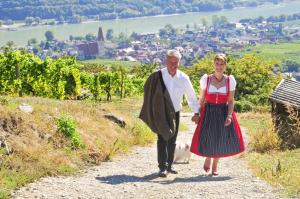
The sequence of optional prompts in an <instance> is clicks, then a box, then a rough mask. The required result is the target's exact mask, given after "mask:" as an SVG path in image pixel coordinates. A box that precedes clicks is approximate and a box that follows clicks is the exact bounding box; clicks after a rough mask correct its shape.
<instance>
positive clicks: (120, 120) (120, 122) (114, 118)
mask: <svg viewBox="0 0 300 199" xmlns="http://www.w3.org/2000/svg"><path fill="white" fill-rule="evenodd" d="M104 117H105V118H107V119H109V120H111V121H113V122H114V123H116V124H118V125H119V126H120V127H122V128H125V125H126V123H125V121H124V120H123V118H121V117H120V118H118V117H117V116H115V115H113V114H112V113H108V114H105V115H104Z"/></svg>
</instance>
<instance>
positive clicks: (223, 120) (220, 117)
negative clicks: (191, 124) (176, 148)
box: [191, 54, 245, 175]
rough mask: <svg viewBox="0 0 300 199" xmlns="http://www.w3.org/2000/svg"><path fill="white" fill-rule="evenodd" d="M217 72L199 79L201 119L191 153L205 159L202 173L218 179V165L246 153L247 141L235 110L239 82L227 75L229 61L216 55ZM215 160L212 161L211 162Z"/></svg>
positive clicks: (222, 55) (223, 56) (220, 55)
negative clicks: (243, 152) (236, 155)
mask: <svg viewBox="0 0 300 199" xmlns="http://www.w3.org/2000/svg"><path fill="white" fill-rule="evenodd" d="M214 66H215V71H214V73H213V74H212V75H207V74H205V75H203V76H202V78H201V79H200V87H201V89H200V107H201V113H200V119H199V121H198V125H197V128H196V130H195V133H194V136H193V140H192V144H191V152H193V153H195V154H197V155H200V156H204V157H206V159H205V162H204V165H203V169H204V170H205V172H209V171H210V169H211V162H212V175H218V171H217V169H218V161H219V158H221V157H228V156H232V155H235V154H238V153H241V152H242V151H244V150H245V147H244V141H243V137H242V133H241V129H240V126H239V124H238V121H237V118H236V115H235V113H234V112H233V107H234V103H233V101H234V91H235V86H236V81H235V79H234V77H233V76H232V75H230V76H226V75H225V74H224V72H225V70H226V67H227V58H226V56H225V55H224V54H217V55H216V56H215V58H214ZM212 159H213V161H212Z"/></svg>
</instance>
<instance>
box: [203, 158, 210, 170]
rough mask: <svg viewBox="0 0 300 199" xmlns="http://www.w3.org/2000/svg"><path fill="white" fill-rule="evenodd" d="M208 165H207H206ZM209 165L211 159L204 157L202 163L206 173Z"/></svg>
mask: <svg viewBox="0 0 300 199" xmlns="http://www.w3.org/2000/svg"><path fill="white" fill-rule="evenodd" d="M207 165H208V166H207ZM210 165H211V159H210V158H206V159H205V161H204V164H203V170H204V171H205V172H206V173H208V172H209V170H210Z"/></svg>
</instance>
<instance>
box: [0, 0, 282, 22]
mask: <svg viewBox="0 0 300 199" xmlns="http://www.w3.org/2000/svg"><path fill="white" fill-rule="evenodd" d="M280 1H283V0H230V1H229V0H148V1H143V0H118V1H115V0H56V1H53V0H52V1H51V0H34V1H33V0H1V1H0V20H6V19H12V20H24V19H25V18H26V17H39V18H41V19H53V18H54V19H60V20H68V19H69V18H71V17H74V16H87V17H97V18H100V20H101V19H116V18H129V17H139V16H153V15H161V14H173V13H185V12H200V11H216V10H221V9H224V8H225V9H232V8H234V7H239V6H247V7H249V6H252V7H255V6H259V5H261V4H263V3H267V2H271V3H275V4H277V3H279V2H280ZM116 2H117V3H116Z"/></svg>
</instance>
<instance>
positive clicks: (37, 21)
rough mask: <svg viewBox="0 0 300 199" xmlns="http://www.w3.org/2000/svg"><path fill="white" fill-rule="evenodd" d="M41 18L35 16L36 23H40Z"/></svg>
mask: <svg viewBox="0 0 300 199" xmlns="http://www.w3.org/2000/svg"><path fill="white" fill-rule="evenodd" d="M41 21H42V20H41V18H40V17H35V18H34V22H35V23H36V24H40V23H41Z"/></svg>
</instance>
